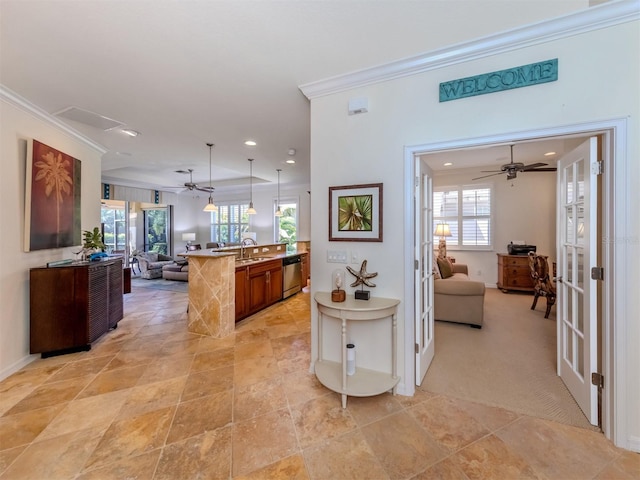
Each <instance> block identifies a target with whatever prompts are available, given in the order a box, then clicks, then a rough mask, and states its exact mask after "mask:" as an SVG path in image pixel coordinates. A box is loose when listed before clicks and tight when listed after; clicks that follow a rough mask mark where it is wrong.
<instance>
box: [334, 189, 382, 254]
mask: <svg viewBox="0 0 640 480" xmlns="http://www.w3.org/2000/svg"><path fill="white" fill-rule="evenodd" d="M382 207H383V203H382V183H369V184H363V185H345V186H340V187H329V241H330V242H382Z"/></svg>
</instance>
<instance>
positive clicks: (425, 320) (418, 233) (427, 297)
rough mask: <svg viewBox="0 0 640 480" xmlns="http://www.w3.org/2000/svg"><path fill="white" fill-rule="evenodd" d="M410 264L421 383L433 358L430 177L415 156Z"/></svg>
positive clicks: (417, 378)
mask: <svg viewBox="0 0 640 480" xmlns="http://www.w3.org/2000/svg"><path fill="white" fill-rule="evenodd" d="M415 175H416V177H415V192H414V212H415V219H414V226H415V238H414V248H415V253H414V259H415V261H414V267H415V281H414V285H415V287H414V288H415V294H414V299H415V306H414V318H415V339H416V385H420V384H421V383H422V379H423V378H424V376H425V375H426V373H427V369H428V368H429V365H431V361H432V360H433V355H434V353H435V348H434V338H433V332H434V322H433V320H434V318H433V234H432V228H433V210H432V205H433V179H432V178H431V172H430V170H429V168H428V167H427V165H426V164H425V163H424V162H423V161H422V160H421V159H420V157H419V156H416V157H415Z"/></svg>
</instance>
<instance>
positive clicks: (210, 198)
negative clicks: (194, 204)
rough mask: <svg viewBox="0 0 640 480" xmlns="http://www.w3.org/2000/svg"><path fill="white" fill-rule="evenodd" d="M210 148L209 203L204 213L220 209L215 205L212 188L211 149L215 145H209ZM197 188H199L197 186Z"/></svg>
mask: <svg viewBox="0 0 640 480" xmlns="http://www.w3.org/2000/svg"><path fill="white" fill-rule="evenodd" d="M207 146H208V147H209V188H208V191H209V201H208V202H207V204H206V205H205V206H204V208H203V209H202V211H203V212H217V211H218V207H217V206H216V205H215V204H214V203H213V187H212V186H211V149H212V148H213V143H207ZM189 171H190V172H191V170H189ZM196 188H197V186H196Z"/></svg>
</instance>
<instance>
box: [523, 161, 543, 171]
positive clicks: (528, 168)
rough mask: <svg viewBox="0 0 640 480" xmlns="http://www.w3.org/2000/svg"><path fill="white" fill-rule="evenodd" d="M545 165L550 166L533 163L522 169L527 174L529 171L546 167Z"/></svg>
mask: <svg viewBox="0 0 640 480" xmlns="http://www.w3.org/2000/svg"><path fill="white" fill-rule="evenodd" d="M545 165H549V164H548V163H532V164H530V165H525V166H524V167H522V170H521V171H522V172H526V171H527V170H533V169H534V168H538V167H544V166H545Z"/></svg>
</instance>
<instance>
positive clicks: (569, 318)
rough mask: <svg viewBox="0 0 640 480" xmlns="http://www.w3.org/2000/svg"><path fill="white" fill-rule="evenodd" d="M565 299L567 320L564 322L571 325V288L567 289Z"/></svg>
mask: <svg viewBox="0 0 640 480" xmlns="http://www.w3.org/2000/svg"><path fill="white" fill-rule="evenodd" d="M566 291H567V296H566V297H567V298H566V301H565V304H566V305H567V318H565V321H566V322H568V323H570V324H573V290H572V289H571V288H567V289H566Z"/></svg>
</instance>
